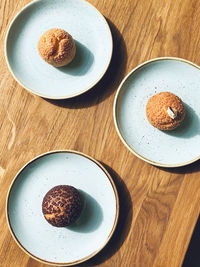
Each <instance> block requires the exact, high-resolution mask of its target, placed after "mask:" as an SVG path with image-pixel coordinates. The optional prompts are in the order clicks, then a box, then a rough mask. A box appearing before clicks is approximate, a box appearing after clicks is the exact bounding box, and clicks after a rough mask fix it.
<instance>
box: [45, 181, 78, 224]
mask: <svg viewBox="0 0 200 267" xmlns="http://www.w3.org/2000/svg"><path fill="white" fill-rule="evenodd" d="M82 209H83V199H82V196H81V195H80V193H79V191H78V190H77V189H76V188H74V187H73V186H70V185H58V186H55V187H53V188H52V189H51V190H49V191H48V192H47V193H46V195H45V196H44V199H43V202H42V212H43V215H44V217H45V219H46V220H47V222H48V223H50V224H51V225H53V226H56V227H65V226H69V225H70V224H72V223H74V222H75V221H76V220H77V219H78V218H79V216H80V214H81V211H82Z"/></svg>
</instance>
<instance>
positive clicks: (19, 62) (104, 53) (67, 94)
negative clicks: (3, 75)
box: [5, 0, 113, 99]
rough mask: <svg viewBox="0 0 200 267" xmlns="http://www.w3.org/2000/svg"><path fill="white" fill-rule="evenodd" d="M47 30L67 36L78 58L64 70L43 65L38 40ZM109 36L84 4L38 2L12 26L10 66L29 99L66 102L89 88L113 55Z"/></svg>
mask: <svg viewBox="0 0 200 267" xmlns="http://www.w3.org/2000/svg"><path fill="white" fill-rule="evenodd" d="M50 28H61V29H64V30H66V31H67V32H69V33H70V34H71V35H72V37H73V38H74V40H75V42H76V48H77V52H76V56H75V58H74V59H73V61H72V62H71V63H70V64H69V65H67V66H65V67H62V68H55V67H53V66H51V65H49V64H47V63H46V62H45V61H44V60H43V59H42V58H41V57H40V56H39V53H38V50H37V43H38V40H39V38H40V36H41V35H42V34H43V33H44V32H45V31H46V30H48V29H50ZM112 49H113V43H112V36H111V32H110V29H109V26H108V24H107V22H106V20H105V18H104V17H103V16H102V15H101V13H100V12H99V11H98V10H97V9H96V8H95V7H94V6H92V5H91V4H90V3H88V2H86V1H84V0H56V1H55V0H37V1H33V2H31V3H30V4H28V5H27V6H26V7H25V8H23V9H22V11H21V12H20V13H19V14H18V15H17V16H16V17H15V18H14V20H13V21H12V23H11V25H10V27H9V29H8V33H7V36H6V40H5V57H6V61H7V64H8V67H9V69H10V71H11V73H12V75H13V77H14V78H15V79H16V80H17V82H18V83H19V84H21V86H23V87H24V88H26V89H27V90H28V91H30V92H31V93H33V94H36V95H39V96H42V97H45V98H51V99H65V98H71V97H74V96H77V95H80V94H82V93H84V92H86V91H87V90H89V89H90V88H91V87H93V86H94V85H95V84H96V83H97V82H98V81H99V80H100V79H101V77H102V76H103V75H104V73H105V72H106V70H107V68H108V65H109V63H110V60H111V56H112Z"/></svg>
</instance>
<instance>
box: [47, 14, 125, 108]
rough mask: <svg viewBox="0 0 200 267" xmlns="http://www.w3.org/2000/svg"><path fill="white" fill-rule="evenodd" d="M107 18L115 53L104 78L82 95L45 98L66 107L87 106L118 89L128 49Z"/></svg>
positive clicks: (94, 103) (102, 99)
mask: <svg viewBox="0 0 200 267" xmlns="http://www.w3.org/2000/svg"><path fill="white" fill-rule="evenodd" d="M106 20H107V22H108V24H109V26H110V29H111V32H112V37H113V55H112V59H111V62H110V65H109V67H108V70H107V71H106V73H105V75H104V76H103V78H102V79H101V80H100V81H99V82H98V83H97V84H96V85H95V86H94V87H93V88H92V89H91V90H89V91H88V92H86V93H84V94H82V95H80V96H77V97H74V98H71V99H65V100H50V99H45V100H46V101H48V102H50V103H52V104H54V105H57V106H60V107H65V108H85V107H89V106H93V105H96V104H98V103H100V102H102V101H104V100H105V99H106V98H107V97H109V96H110V95H111V94H112V93H113V92H114V91H115V90H116V89H117V87H118V86H119V83H120V81H121V80H122V78H123V76H124V73H125V70H126V62H127V50H126V45H125V42H124V38H123V36H122V35H121V33H120V32H119V30H118V29H117V27H116V26H115V25H114V24H113V23H112V22H111V21H110V20H109V19H106Z"/></svg>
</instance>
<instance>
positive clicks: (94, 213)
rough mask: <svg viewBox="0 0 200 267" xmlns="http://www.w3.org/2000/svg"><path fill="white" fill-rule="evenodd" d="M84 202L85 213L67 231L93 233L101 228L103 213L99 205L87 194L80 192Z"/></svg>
mask: <svg viewBox="0 0 200 267" xmlns="http://www.w3.org/2000/svg"><path fill="white" fill-rule="evenodd" d="M79 191H80V193H81V195H82V197H83V201H84V207H83V211H82V212H81V215H80V218H79V219H78V220H77V221H76V222H75V223H73V224H72V225H71V226H68V227H66V229H68V230H71V231H74V232H79V233H91V232H94V231H95V230H97V229H98V228H99V226H100V225H101V223H102V221H103V211H102V208H101V206H100V205H99V203H98V202H97V201H96V200H95V199H94V198H93V197H92V196H90V195H89V194H87V193H86V192H84V191H82V190H79Z"/></svg>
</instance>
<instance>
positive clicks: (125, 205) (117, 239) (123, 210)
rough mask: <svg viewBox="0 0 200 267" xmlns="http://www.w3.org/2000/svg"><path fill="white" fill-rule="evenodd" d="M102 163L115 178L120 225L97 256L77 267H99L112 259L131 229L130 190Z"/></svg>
mask: <svg viewBox="0 0 200 267" xmlns="http://www.w3.org/2000/svg"><path fill="white" fill-rule="evenodd" d="M100 163H101V164H102V165H103V166H104V167H105V169H106V170H107V171H108V172H109V174H110V175H111V177H112V178H113V181H114V183H115V185H116V188H117V191H118V195H119V205H120V208H119V218H118V223H117V226H116V229H115V231H114V233H113V236H112V237H111V239H110V241H109V242H108V244H107V245H106V246H105V247H104V248H103V249H102V250H101V251H100V252H99V253H98V254H97V255H95V256H94V257H92V258H91V259H89V260H88V261H86V262H84V263H81V264H78V265H77V267H78V266H79V267H89V266H99V265H100V264H102V263H103V262H105V261H106V260H107V259H109V258H110V257H112V256H113V255H114V254H115V253H117V251H118V250H119V249H120V247H121V246H122V245H123V243H124V241H125V240H126V238H127V236H128V233H129V231H130V228H131V223H132V217H133V204H132V200H131V195H130V193H129V191H128V188H127V187H126V184H125V183H124V181H123V180H122V178H121V177H120V176H119V175H118V174H117V173H116V172H115V171H114V170H113V169H112V168H111V167H109V166H108V165H106V164H104V163H102V162H100Z"/></svg>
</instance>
